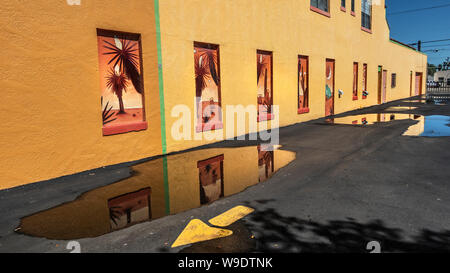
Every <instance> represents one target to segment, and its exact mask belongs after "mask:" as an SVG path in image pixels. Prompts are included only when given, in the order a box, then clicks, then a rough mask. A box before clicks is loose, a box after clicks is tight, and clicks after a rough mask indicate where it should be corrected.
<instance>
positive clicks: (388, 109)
mask: <svg viewBox="0 0 450 273" xmlns="http://www.w3.org/2000/svg"><path fill="white" fill-rule="evenodd" d="M415 109H417V107H411V106H392V107H389V108H387V109H386V110H385V111H409V110H415Z"/></svg>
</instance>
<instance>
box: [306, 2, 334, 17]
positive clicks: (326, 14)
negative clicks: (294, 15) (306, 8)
mask: <svg viewBox="0 0 450 273" xmlns="http://www.w3.org/2000/svg"><path fill="white" fill-rule="evenodd" d="M327 5H328V11H324V10H322V9H319V8H316V7H314V6H313V5H311V2H310V9H311V10H312V11H314V12H317V13H319V14H321V15H324V16H326V17H331V13H330V9H331V7H330V0H328V3H327Z"/></svg>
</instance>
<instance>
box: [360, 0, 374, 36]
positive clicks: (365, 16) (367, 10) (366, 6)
mask: <svg viewBox="0 0 450 273" xmlns="http://www.w3.org/2000/svg"><path fill="white" fill-rule="evenodd" d="M361 26H362V27H363V28H365V29H368V30H371V29H372V0H362V1H361Z"/></svg>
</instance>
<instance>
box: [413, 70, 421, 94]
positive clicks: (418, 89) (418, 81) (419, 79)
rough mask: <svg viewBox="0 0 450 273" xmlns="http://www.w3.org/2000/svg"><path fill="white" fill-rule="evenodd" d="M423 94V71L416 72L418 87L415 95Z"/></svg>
mask: <svg viewBox="0 0 450 273" xmlns="http://www.w3.org/2000/svg"><path fill="white" fill-rule="evenodd" d="M419 95H422V73H419V72H417V73H416V89H415V96H419Z"/></svg>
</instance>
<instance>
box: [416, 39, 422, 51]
mask: <svg viewBox="0 0 450 273" xmlns="http://www.w3.org/2000/svg"><path fill="white" fill-rule="evenodd" d="M417 50H418V51H422V41H420V40H419V41H418V42H417Z"/></svg>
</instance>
